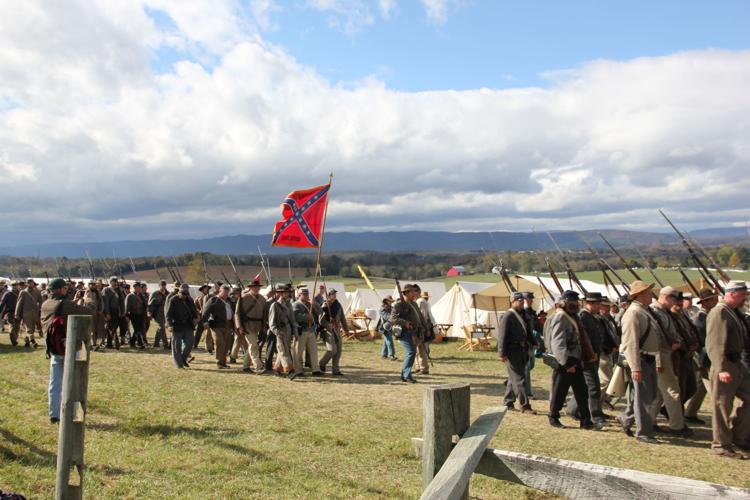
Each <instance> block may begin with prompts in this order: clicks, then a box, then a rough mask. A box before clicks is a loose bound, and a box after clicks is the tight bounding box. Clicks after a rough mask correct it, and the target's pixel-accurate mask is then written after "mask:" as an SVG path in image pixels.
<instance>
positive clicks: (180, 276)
mask: <svg viewBox="0 0 750 500" xmlns="http://www.w3.org/2000/svg"><path fill="white" fill-rule="evenodd" d="M172 262H174V272H175V274H176V275H177V279H178V280H179V281H180V283H185V281H184V280H183V279H182V274H180V266H179V265H178V264H177V259H175V257H174V255H173V256H172Z"/></svg>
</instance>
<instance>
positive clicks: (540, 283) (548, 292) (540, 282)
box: [534, 271, 555, 304]
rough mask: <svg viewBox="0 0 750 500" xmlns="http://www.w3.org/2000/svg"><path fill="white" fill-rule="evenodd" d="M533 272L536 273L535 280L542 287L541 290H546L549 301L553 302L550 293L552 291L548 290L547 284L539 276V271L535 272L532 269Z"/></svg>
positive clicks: (553, 297)
mask: <svg viewBox="0 0 750 500" xmlns="http://www.w3.org/2000/svg"><path fill="white" fill-rule="evenodd" d="M534 274H535V275H536V280H537V282H539V286H541V287H542V290H544V291H545V292H547V295H548V296H549V298H550V301H551V302H550V303H551V304H554V303H555V296H554V295H552V292H550V291H549V288H547V285H545V284H544V281H542V278H540V277H539V273H538V272H536V271H534Z"/></svg>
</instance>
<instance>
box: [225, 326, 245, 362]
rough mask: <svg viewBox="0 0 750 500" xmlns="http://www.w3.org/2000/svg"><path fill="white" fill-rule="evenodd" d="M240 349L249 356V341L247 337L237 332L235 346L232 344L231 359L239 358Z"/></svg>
mask: <svg viewBox="0 0 750 500" xmlns="http://www.w3.org/2000/svg"><path fill="white" fill-rule="evenodd" d="M240 347H241V348H242V350H243V352H245V354H247V339H246V338H245V335H244V334H242V333H240V332H239V331H235V333H234V344H232V352H231V353H229V357H230V358H232V359H237V356H239V354H240Z"/></svg>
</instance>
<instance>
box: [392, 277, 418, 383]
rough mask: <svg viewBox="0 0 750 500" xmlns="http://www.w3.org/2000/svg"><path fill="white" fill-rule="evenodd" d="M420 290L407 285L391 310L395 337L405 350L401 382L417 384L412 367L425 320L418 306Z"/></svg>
mask: <svg viewBox="0 0 750 500" xmlns="http://www.w3.org/2000/svg"><path fill="white" fill-rule="evenodd" d="M417 297H419V290H418V288H417V287H416V286H414V285H406V286H405V287H404V290H403V291H402V293H401V297H399V299H398V300H397V301H396V303H395V304H393V308H392V310H391V323H392V325H393V335H394V337H396V338H397V339H398V340H399V342H401V347H402V348H403V349H404V364H403V365H402V367H401V381H402V382H411V383H412V384H415V383H416V382H417V381H416V379H415V378H414V377H413V376H412V374H411V373H412V371H411V369H412V366H414V359H415V357H416V353H417V342H418V341H419V337H420V335H421V330H422V329H423V328H424V319H423V318H422V314H421V313H420V312H419V307H418V306H417V305H416V300H417Z"/></svg>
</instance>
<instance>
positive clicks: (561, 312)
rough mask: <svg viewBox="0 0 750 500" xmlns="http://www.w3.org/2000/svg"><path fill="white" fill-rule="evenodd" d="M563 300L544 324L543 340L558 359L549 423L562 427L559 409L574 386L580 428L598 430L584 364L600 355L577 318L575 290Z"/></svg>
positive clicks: (555, 367) (551, 394)
mask: <svg viewBox="0 0 750 500" xmlns="http://www.w3.org/2000/svg"><path fill="white" fill-rule="evenodd" d="M560 300H561V301H562V306H561V307H559V308H558V309H557V311H556V312H555V314H553V315H552V317H550V318H548V319H547V321H546V322H545V325H544V334H545V335H544V337H545V338H544V343H545V345H546V346H547V349H549V351H550V353H551V354H552V356H554V358H555V361H556V365H555V366H554V367H553V370H552V388H551V390H550V403H549V424H550V425H551V426H552V427H558V428H561V427H563V424H562V423H561V422H560V410H561V409H562V407H563V403H564V402H565V397H566V396H567V394H568V389H570V388H571V387H572V388H573V395H574V397H575V400H576V401H577V404H578V413H579V417H580V418H579V421H580V424H579V425H580V427H581V428H582V429H589V430H599V429H601V424H599V423H594V422H592V421H591V412H590V411H589V406H590V404H589V403H590V389H588V388H587V384H586V379H585V378H584V363H591V362H592V361H594V360H596V359H597V357H596V353H595V352H594V350H593V348H592V347H591V344H590V342H589V341H588V337H587V335H586V331H585V329H584V327H583V325H581V321H580V320H579V318H578V313H579V310H580V307H581V306H580V303H579V296H578V293H576V292H574V291H572V290H566V291H565V292H563V294H562V295H561V297H560Z"/></svg>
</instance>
